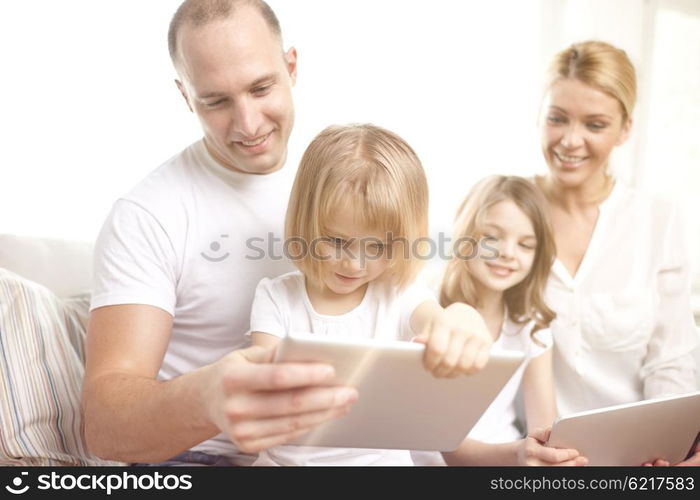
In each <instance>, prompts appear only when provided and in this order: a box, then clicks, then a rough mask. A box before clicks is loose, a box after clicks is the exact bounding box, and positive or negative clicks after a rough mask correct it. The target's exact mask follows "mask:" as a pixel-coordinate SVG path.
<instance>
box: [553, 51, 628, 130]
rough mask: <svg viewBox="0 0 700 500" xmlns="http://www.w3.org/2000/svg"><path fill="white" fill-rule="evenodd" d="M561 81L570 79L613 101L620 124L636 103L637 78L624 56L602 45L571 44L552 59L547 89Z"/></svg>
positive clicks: (624, 120) (625, 54)
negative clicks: (617, 105) (619, 111)
mask: <svg viewBox="0 0 700 500" xmlns="http://www.w3.org/2000/svg"><path fill="white" fill-rule="evenodd" d="M562 78H573V79H576V80H579V81H581V82H583V83H585V84H586V85H590V86H591V87H595V88H597V89H599V90H601V91H603V92H605V93H606V94H608V95H610V96H611V97H614V98H615V99H617V101H618V102H619V103H620V106H621V108H622V122H623V123H625V122H626V121H627V120H628V119H629V118H631V117H632V112H633V111H634V105H635V103H636V101H637V77H636V75H635V71H634V65H633V64H632V62H631V61H630V59H629V57H627V53H626V52H625V51H624V50H622V49H618V48H617V47H614V46H612V45H610V44H609V43H606V42H599V41H587V42H581V43H575V44H573V45H571V46H570V47H568V48H567V49H565V50H562V51H561V52H559V53H558V54H556V55H555V56H554V59H553V60H552V63H551V65H550V67H549V73H548V78H547V88H549V87H551V86H552V84H553V83H554V82H556V81H557V80H559V79H562Z"/></svg>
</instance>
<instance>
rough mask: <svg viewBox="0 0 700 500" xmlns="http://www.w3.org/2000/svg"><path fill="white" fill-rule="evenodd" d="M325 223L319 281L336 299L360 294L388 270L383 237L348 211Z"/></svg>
mask: <svg viewBox="0 0 700 500" xmlns="http://www.w3.org/2000/svg"><path fill="white" fill-rule="evenodd" d="M338 212H339V213H338V214H337V215H336V216H335V217H333V219H332V220H330V221H328V224H327V227H326V235H325V236H326V237H327V238H328V241H325V242H323V243H321V244H320V245H319V252H318V253H319V254H320V255H321V256H322V257H323V258H324V261H325V262H324V265H323V271H322V276H321V279H322V280H323V283H324V284H325V285H326V287H327V288H328V289H330V290H331V291H332V292H333V293H336V294H338V295H347V294H351V293H353V292H357V293H360V292H361V293H363V294H364V291H365V289H366V288H367V284H368V283H369V282H370V281H373V280H375V279H377V278H379V277H381V276H382V275H383V274H384V271H386V269H387V267H389V259H388V258H387V253H388V252H387V251H386V245H387V243H386V241H385V240H386V238H387V235H386V234H384V233H380V232H378V231H376V230H373V229H370V228H369V227H367V225H366V224H364V223H363V222H362V221H359V220H358V218H357V217H355V216H354V214H353V213H352V210H339V211H338Z"/></svg>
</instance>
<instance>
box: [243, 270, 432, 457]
mask: <svg viewBox="0 0 700 500" xmlns="http://www.w3.org/2000/svg"><path fill="white" fill-rule="evenodd" d="M427 300H433V301H434V300H435V297H434V295H433V294H432V292H431V291H430V289H428V288H427V287H424V286H422V285H418V284H413V285H410V286H408V287H407V288H406V289H405V290H404V291H403V292H399V291H398V290H397V288H396V287H395V286H393V285H392V284H391V283H389V282H388V280H375V281H372V282H370V284H369V286H368V287H367V291H366V292H365V296H364V298H363V299H362V302H361V303H360V304H359V305H358V306H357V307H355V308H354V309H353V310H351V311H349V312H347V313H345V314H341V315H337V316H330V315H326V314H319V313H317V312H316V311H315V310H314V308H313V306H312V305H311V302H310V301H309V296H308V294H307V292H306V286H305V284H304V275H303V274H302V273H301V272H299V271H294V272H291V273H287V274H285V275H283V276H279V277H277V278H275V279H272V280H270V279H263V280H262V281H260V284H259V285H258V288H257V290H256V292H255V301H254V303H253V309H252V312H251V315H250V329H251V331H253V332H263V333H268V334H271V335H275V336H277V337H284V336H285V335H286V334H287V333H290V332H299V333H314V334H317V335H325V336H334V337H362V338H374V339H383V340H397V339H398V340H411V338H412V337H413V336H414V333H413V331H412V329H411V326H410V318H411V314H412V313H413V311H414V310H415V309H416V307H417V306H418V305H420V304H422V303H423V302H425V301H427ZM360 397H362V395H360ZM253 465H413V462H412V461H411V456H410V452H409V451H408V450H374V449H372V450H369V449H360V448H354V449H344V448H324V447H317V446H277V447H275V448H272V449H270V450H267V451H266V452H262V453H261V454H260V456H259V458H258V460H257V461H256V462H255V463H254V464H253Z"/></svg>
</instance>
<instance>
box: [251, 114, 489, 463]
mask: <svg viewBox="0 0 700 500" xmlns="http://www.w3.org/2000/svg"><path fill="white" fill-rule="evenodd" d="M427 214H428V187H427V182H426V179H425V174H424V172H423V168H422V166H421V164H420V161H419V160H418V157H417V156H416V154H415V153H414V151H413V150H412V149H411V148H410V146H408V144H406V142H405V141H403V140H402V139H401V138H400V137H398V136H397V135H396V134H393V133H392V132H389V131H387V130H384V129H382V128H379V127H376V126H372V125H352V126H333V127H329V128H327V129H326V130H324V131H323V132H321V133H320V134H319V135H318V136H317V137H316V138H315V139H314V140H313V141H312V142H311V144H310V145H309V147H308V148H307V150H306V152H305V153H304V156H303V158H302V160H301V164H300V166H299V170H298V172H297V176H296V180H295V182H294V186H293V188H292V194H291V196H290V200H289V206H288V209H287V219H286V226H285V233H286V235H285V238H286V241H287V248H288V254H289V256H290V257H291V258H292V259H293V260H294V262H295V264H296V266H297V267H298V270H297V271H294V272H291V273H288V274H285V275H282V276H280V277H277V278H275V279H263V280H262V281H261V282H260V284H259V285H258V288H257V291H256V295H255V301H254V304H253V308H252V313H251V331H252V341H253V343H254V344H259V345H265V346H270V345H275V344H276V343H277V342H278V341H279V338H280V337H283V336H284V335H286V334H287V333H289V332H294V331H301V332H311V333H314V334H318V335H327V336H340V337H370V338H384V339H403V340H410V339H412V338H413V337H415V336H418V338H419V339H420V340H421V341H423V342H425V343H426V344H427V346H426V351H425V357H424V363H425V367H426V368H427V369H428V370H430V371H432V372H433V373H434V374H435V375H436V376H444V377H447V376H457V375H461V374H464V373H469V372H472V371H475V370H478V369H480V368H481V367H483V366H484V365H485V363H486V361H487V358H488V351H489V348H490V344H491V340H490V337H489V335H488V332H487V330H486V327H485V325H484V323H483V321H482V320H481V317H480V316H479V315H478V313H476V311H474V310H473V309H472V308H470V307H468V306H466V305H464V304H457V305H455V306H453V307H450V308H447V309H443V308H442V307H441V306H440V305H439V304H438V303H437V301H436V300H435V298H434V296H433V295H432V293H431V292H430V290H429V289H428V288H426V287H421V286H419V285H417V284H414V283H413V280H414V278H415V276H416V274H417V272H418V270H419V268H420V264H421V261H420V241H421V238H425V237H426V236H427V230H428V228H427V226H428V224H427ZM359 397H360V398H361V397H362V395H361V394H360V395H359ZM256 464H257V465H410V464H412V461H411V458H410V452H409V451H407V450H361V449H337V448H317V447H294V446H286V447H285V446H281V447H276V448H273V449H271V450H268V451H267V452H263V453H262V454H261V455H260V457H259V459H258V461H257V462H256Z"/></svg>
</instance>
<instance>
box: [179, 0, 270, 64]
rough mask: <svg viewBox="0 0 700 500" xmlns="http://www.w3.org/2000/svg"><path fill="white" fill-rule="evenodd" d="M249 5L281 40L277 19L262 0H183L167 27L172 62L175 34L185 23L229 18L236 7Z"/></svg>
mask: <svg viewBox="0 0 700 500" xmlns="http://www.w3.org/2000/svg"><path fill="white" fill-rule="evenodd" d="M244 5H250V6H252V7H255V8H256V9H258V11H259V12H260V15H262V17H263V19H265V21H266V22H267V25H268V26H269V27H270V30H271V31H272V33H273V34H274V35H275V36H277V37H278V38H279V39H280V41H281V40H282V29H281V28H280V23H279V20H278V19H277V16H276V15H275V13H274V11H273V10H272V9H271V8H270V6H269V5H268V4H267V3H265V2H264V1H263V0H185V1H184V2H182V4H181V5H180V7H179V8H178V9H177V11H176V12H175V15H174V16H173V18H172V20H171V21H170V28H169V29H168V51H169V52H170V59H172V61H173V64H176V63H177V58H178V47H177V35H178V32H179V31H180V28H181V27H182V26H184V25H185V24H189V25H191V26H194V27H198V26H204V25H205V24H208V23H210V22H212V21H217V20H220V19H228V18H230V17H231V16H232V15H233V14H234V12H235V11H236V9H238V8H239V7H241V6H244Z"/></svg>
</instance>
